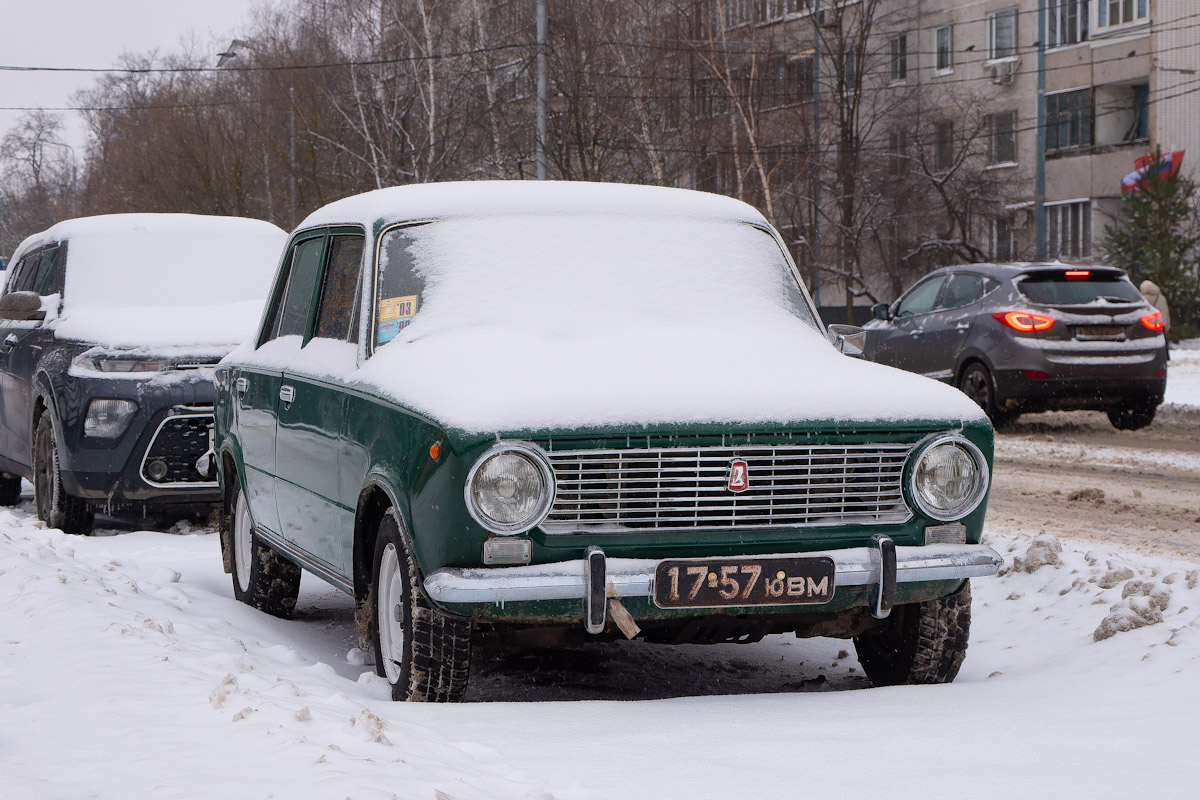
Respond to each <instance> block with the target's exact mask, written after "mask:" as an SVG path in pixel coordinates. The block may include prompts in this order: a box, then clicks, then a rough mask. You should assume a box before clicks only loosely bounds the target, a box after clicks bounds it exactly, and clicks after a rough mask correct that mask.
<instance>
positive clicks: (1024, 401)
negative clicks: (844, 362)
mask: <svg viewBox="0 0 1200 800" xmlns="http://www.w3.org/2000/svg"><path fill="white" fill-rule="evenodd" d="M872 312H873V314H874V316H875V319H874V320H872V321H871V322H869V323H868V324H867V326H866V328H867V347H866V357H867V358H869V359H872V360H874V361H878V362H880V363H883V364H888V365H891V366H894V367H900V368H901V369H905V370H908V371H910V372H917V373H920V374H922V375H926V376H928V377H930V378H937V379H939V380H942V381H946V382H948V383H952V384H954V385H955V386H957V387H959V388H960V389H961V390H962V391H963V392H965V393H966V394H967V395H968V396H969V397H971V399H973V400H975V402H977V403H978V404H979V405H980V406H981V407H982V408H983V409H984V411H986V412H987V414H988V416H990V417H991V418H992V421H993V422H994V423H995V424H997V425H999V424H1003V423H1006V422H1011V421H1012V420H1013V419H1015V418H1016V417H1017V416H1018V415H1019V414H1022V413H1025V412H1035V411H1051V410H1073V409H1096V410H1100V411H1105V412H1107V413H1108V418H1109V420H1110V421H1111V422H1112V424H1113V425H1114V426H1116V427H1117V428H1121V429H1126V430H1133V429H1137V428H1143V427H1145V426H1146V425H1149V424H1150V423H1151V421H1153V419H1154V413H1155V410H1156V409H1157V407H1158V405H1159V404H1160V403H1162V399H1163V391H1164V390H1165V389H1166V384H1167V366H1166V360H1167V351H1166V339H1165V338H1164V336H1163V320H1162V315H1161V314H1160V313H1159V312H1158V311H1156V310H1155V309H1154V308H1153V307H1152V306H1151V305H1150V304H1149V303H1147V302H1146V300H1145V298H1143V297H1142V295H1141V294H1140V293H1139V292H1138V290H1137V289H1136V288H1135V287H1134V285H1133V284H1132V283H1130V281H1129V278H1128V277H1126V275H1125V272H1124V271H1123V270H1119V269H1115V268H1112V267H1072V266H1068V265H1065V264H1060V263H1053V264H970V265H965V266H958V267H946V268H944V269H940V270H937V271H935V272H932V273H930V274H929V275H927V276H925V277H924V278H922V279H921V281H920V282H918V283H917V284H916V285H915V286H913V287H912V288H911V289H909V290H908V291H907V292H905V294H904V295H903V296H902V297H901V298H900V299H899V300H897V301H896V302H895V303H893V304H892V305H890V306H888V305H886V304H883V303H880V304H879V305H876V306H875V307H874V308H873V309H872Z"/></svg>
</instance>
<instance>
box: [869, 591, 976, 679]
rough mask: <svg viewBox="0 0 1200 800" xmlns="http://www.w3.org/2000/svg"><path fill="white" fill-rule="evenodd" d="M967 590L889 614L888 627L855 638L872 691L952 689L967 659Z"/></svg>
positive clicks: (904, 606)
mask: <svg viewBox="0 0 1200 800" xmlns="http://www.w3.org/2000/svg"><path fill="white" fill-rule="evenodd" d="M970 630H971V584H970V582H967V583H966V584H964V585H963V588H962V589H961V590H959V591H958V592H956V593H954V594H952V595H950V596H949V597H939V598H938V599H936V600H928V601H926V602H924V603H911V604H908V605H900V606H896V607H895V608H893V609H892V613H891V616H889V617H888V619H887V622H886V623H884V624H883V625H882V626H880V627H878V628H873V629H871V630H869V631H867V632H866V633H863V634H861V635H860V636H856V637H855V638H854V649H855V651H856V652H857V653H858V660H859V663H861V664H862V668H863V672H865V673H866V675H867V677H868V678H870V679H871V683H873V684H875V685H876V686H896V685H898V684H905V683H950V682H951V681H952V680H954V678H955V676H956V675H958V669H959V667H961V666H962V662H963V658H965V657H966V654H967V637H968V635H969V633H970Z"/></svg>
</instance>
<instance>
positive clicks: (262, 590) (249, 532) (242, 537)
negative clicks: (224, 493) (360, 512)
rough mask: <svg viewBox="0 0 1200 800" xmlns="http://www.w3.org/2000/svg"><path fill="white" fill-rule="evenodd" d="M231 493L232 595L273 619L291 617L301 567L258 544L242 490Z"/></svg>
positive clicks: (294, 605) (237, 489)
mask: <svg viewBox="0 0 1200 800" xmlns="http://www.w3.org/2000/svg"><path fill="white" fill-rule="evenodd" d="M234 480H235V481H236V480H237V478H236V477H235V478H234ZM233 492H234V496H233V503H232V505H233V520H232V524H231V526H230V531H229V550H230V558H231V559H232V562H233V563H232V567H233V570H232V572H233V596H234V597H236V598H237V599H238V600H240V601H241V602H243V603H245V604H246V605H248V606H253V607H254V608H257V609H258V610H259V611H265V612H266V613H268V614H271V615H272V616H276V617H290V616H291V615H292V612H293V611H295V610H296V598H297V597H298V596H299V595H300V567H298V566H296V565H295V564H293V563H292V562H291V561H288V560H287V559H286V558H284V557H283V556H281V555H279V553H276V552H275V551H274V550H272V549H271V548H270V547H268V546H267V545H265V544H263V543H262V542H261V541H259V538H258V535H257V534H255V533H254V523H253V521H252V520H251V519H250V506H249V505H248V504H247V503H246V497H245V495H243V494H242V491H241V487H240V486H236V485H235V486H234V489H233Z"/></svg>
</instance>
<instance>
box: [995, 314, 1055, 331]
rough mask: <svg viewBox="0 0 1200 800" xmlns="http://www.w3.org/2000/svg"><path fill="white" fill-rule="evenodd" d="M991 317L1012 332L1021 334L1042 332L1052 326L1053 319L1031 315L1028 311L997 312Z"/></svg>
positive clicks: (1041, 315)
mask: <svg viewBox="0 0 1200 800" xmlns="http://www.w3.org/2000/svg"><path fill="white" fill-rule="evenodd" d="M992 316H993V317H995V318H996V319H997V320H999V321H1000V322H1003V323H1004V324H1005V325H1007V326H1008V327H1010V328H1012V329H1013V330H1014V331H1021V332H1022V333H1029V332H1030V331H1044V330H1047V329H1048V328H1049V327H1050V326H1051V325H1053V324H1054V317H1047V316H1046V315H1045V314H1031V313H1030V312H1028V311H997V312H995V313H994V314H992Z"/></svg>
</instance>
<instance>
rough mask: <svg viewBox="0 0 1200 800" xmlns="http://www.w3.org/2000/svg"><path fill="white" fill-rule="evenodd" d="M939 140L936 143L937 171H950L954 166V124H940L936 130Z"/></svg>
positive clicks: (934, 152) (934, 153) (934, 154)
mask: <svg viewBox="0 0 1200 800" xmlns="http://www.w3.org/2000/svg"><path fill="white" fill-rule="evenodd" d="M936 136H937V140H936V141H935V142H934V151H933V161H934V166H935V167H936V168H937V169H950V168H951V167H953V166H954V123H953V122H939V123H938V124H937V128H936Z"/></svg>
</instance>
